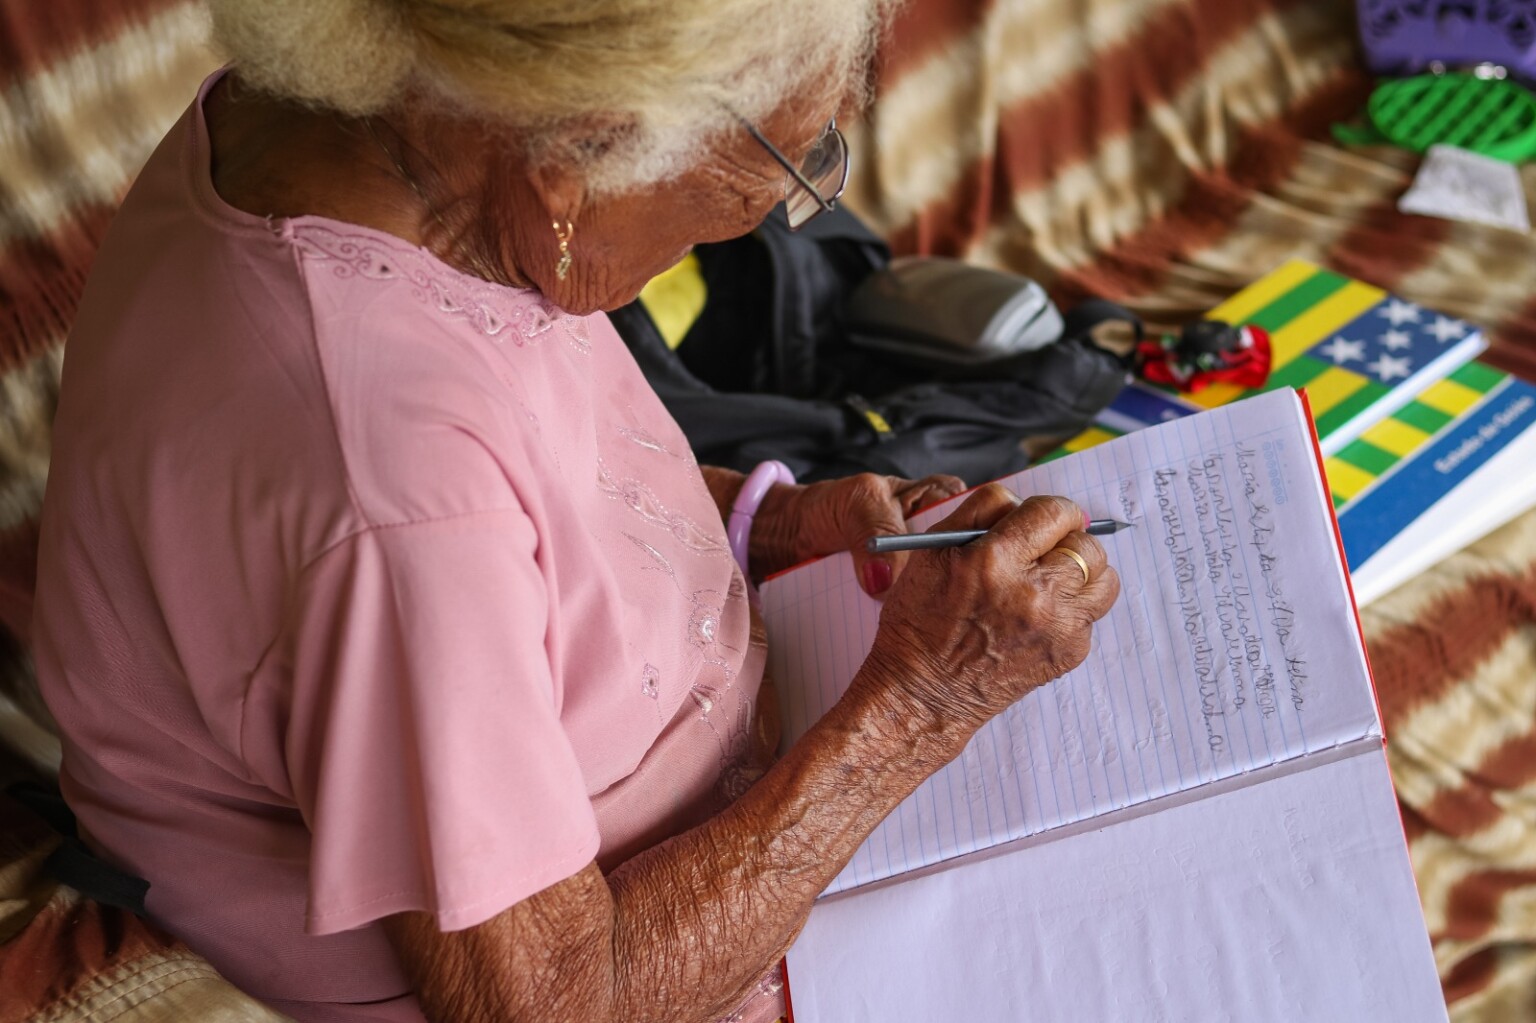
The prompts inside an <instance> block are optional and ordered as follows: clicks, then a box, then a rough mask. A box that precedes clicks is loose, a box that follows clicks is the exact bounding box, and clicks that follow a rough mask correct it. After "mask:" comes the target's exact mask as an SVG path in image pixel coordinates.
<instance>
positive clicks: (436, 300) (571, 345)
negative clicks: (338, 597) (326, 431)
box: [286, 217, 591, 522]
mask: <svg viewBox="0 0 1536 1023" xmlns="http://www.w3.org/2000/svg"><path fill="white" fill-rule="evenodd" d="M287 224H288V227H287V231H286V233H287V236H288V239H289V241H290V243H291V245H292V246H293V251H294V254H295V258H296V262H297V264H298V267H299V270H300V274H301V277H302V279H303V281H304V284H305V288H306V297H307V303H308V306H309V310H310V319H311V324H312V332H313V344H314V347H315V352H316V358H317V361H318V364H319V365H320V367H321V372H322V374H323V376H324V382H325V388H326V399H327V401H328V403H329V404H330V406H331V407H332V410H333V416H334V429H335V433H336V436H337V440H338V444H339V447H340V450H341V452H342V455H343V458H344V460H345V461H346V463H347V469H348V473H349V476H350V478H351V482H352V485H353V489H354V491H355V492H356V493H357V494H358V497H359V500H360V502H361V503H362V505H363V511H364V514H365V516H366V517H367V518H368V519H369V520H370V521H375V522H405V521H418V520H421V519H430V518H439V517H449V516H453V515H457V514H463V513H468V512H478V511H484V510H487V509H490V508H497V507H501V506H504V505H507V504H509V503H515V502H516V499H517V498H516V495H515V494H514V492H513V486H514V484H515V485H516V487H517V489H518V490H519V491H522V490H528V489H533V488H534V487H536V485H537V483H538V481H539V480H540V479H541V478H542V476H541V473H540V468H539V464H538V463H539V459H538V458H537V455H536V452H533V451H531V450H530V443H532V442H531V441H530V437H529V431H530V427H529V421H530V417H529V414H528V411H527V404H528V401H527V396H528V392H530V391H538V390H540V389H543V390H548V389H549V388H550V387H551V386H556V387H558V386H560V382H561V381H562V380H567V379H568V369H569V367H561V368H560V370H559V371H556V369H555V368H554V367H553V366H551V365H550V364H549V363H548V362H545V363H544V364H543V365H538V364H533V365H530V364H529V363H521V364H519V365H518V366H517V367H516V369H514V367H513V365H512V364H511V363H509V361H508V359H507V358H506V350H507V349H511V350H513V351H522V350H525V349H528V348H542V347H544V346H545V345H552V346H556V347H560V348H564V349H566V350H568V351H575V350H578V349H586V348H590V347H591V339H590V337H589V336H588V333H587V329H588V328H587V326H586V322H585V321H584V320H582V319H580V318H575V317H569V316H566V315H565V314H564V313H562V312H560V311H559V310H558V309H555V308H554V307H553V306H551V305H550V304H549V303H548V302H546V301H545V300H544V299H543V298H542V297H541V296H539V295H538V294H537V293H534V292H527V291H518V290H515V289H511V288H507V287H503V286H500V285H496V284H491V283H489V282H485V281H480V280H478V279H476V278H473V277H470V276H468V275H465V274H462V273H459V272H457V271H455V270H453V269H452V268H450V267H448V266H447V265H445V264H443V263H442V262H440V261H439V260H437V259H436V258H435V257H432V256H431V255H430V254H428V253H426V252H424V251H423V250H421V249H418V248H416V247H415V246H413V245H411V244H409V243H408V242H405V241H402V240H400V239H397V238H394V237H392V236H389V235H386V234H384V233H383V232H380V231H376V230H372V229H369V228H363V227H358V226H355V225H348V224H343V223H340V222H337V221H330V220H327V219H326V218H321V217H300V218H294V219H293V220H291V221H288V222H287ZM559 361H561V362H563V360H559Z"/></svg>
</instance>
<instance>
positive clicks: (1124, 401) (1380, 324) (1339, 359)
mask: <svg viewBox="0 0 1536 1023" xmlns="http://www.w3.org/2000/svg"><path fill="white" fill-rule="evenodd" d="M1209 317H1210V318H1211V319H1216V320H1224V321H1226V322H1228V323H1232V324H1237V325H1241V324H1251V325H1253V326H1256V327H1262V328H1264V330H1266V331H1268V332H1269V335H1270V342H1271V346H1272V349H1273V357H1274V364H1273V369H1272V370H1271V372H1270V377H1269V380H1268V381H1267V382H1266V383H1265V384H1264V386H1263V387H1261V388H1257V389H1254V390H1248V389H1245V388H1241V387H1238V386H1236V385H1234V384H1215V385H1212V386H1210V387H1207V388H1206V389H1205V390H1203V391H1200V392H1199V393H1197V394H1180V393H1178V392H1176V391H1173V390H1165V389H1161V388H1156V387H1152V386H1150V385H1145V384H1141V383H1136V384H1133V385H1132V386H1131V387H1129V388H1127V389H1126V392H1125V393H1124V394H1123V395H1122V396H1121V397H1120V398H1119V399H1117V400H1116V401H1115V403H1114V404H1113V405H1111V406H1110V408H1109V409H1107V410H1106V412H1105V414H1104V415H1103V416H1102V417H1101V421H1102V422H1103V423H1105V424H1106V425H1108V426H1110V427H1113V428H1115V429H1119V430H1120V431H1122V432H1125V431H1128V430H1133V429H1137V428H1139V427H1141V426H1144V425H1146V424H1148V423H1154V422H1166V421H1167V420H1169V419H1175V418H1178V417H1179V416H1181V415H1187V414H1189V413H1190V412H1198V411H1201V410H1203V409H1208V408H1215V407H1216V406H1218V405H1225V404H1227V403H1228V402H1230V401H1234V400H1236V399H1237V398H1241V397H1245V396H1246V395H1248V394H1254V393H1259V392H1262V391H1272V390H1275V389H1276V388H1279V387H1296V388H1303V387H1304V388H1306V391H1307V400H1308V401H1309V403H1310V404H1311V406H1312V414H1313V416H1315V417H1316V420H1317V433H1318V437H1319V439H1320V440H1321V442H1322V446H1323V453H1324V454H1325V455H1333V454H1337V453H1338V452H1339V451H1340V450H1341V449H1342V448H1343V447H1344V446H1345V445H1347V444H1348V443H1350V442H1351V441H1353V440H1354V439H1355V438H1357V437H1359V436H1360V435H1361V434H1362V433H1363V432H1365V430H1366V429H1367V428H1369V427H1370V426H1372V425H1373V424H1375V423H1378V422H1380V421H1381V420H1382V419H1384V418H1386V417H1387V416H1389V415H1391V414H1392V413H1393V412H1395V411H1397V410H1398V409H1399V408H1401V407H1402V406H1403V405H1404V404H1406V403H1407V402H1408V401H1409V400H1410V399H1411V398H1412V397H1413V396H1414V395H1416V394H1418V393H1419V392H1421V391H1423V390H1424V389H1425V388H1427V387H1428V386H1429V385H1430V384H1432V383H1434V382H1435V381H1437V380H1441V379H1443V378H1444V377H1445V376H1446V375H1447V374H1449V373H1450V372H1451V371H1452V370H1454V369H1456V368H1457V367H1459V366H1462V365H1464V364H1465V363H1467V362H1468V361H1470V360H1471V359H1473V358H1475V357H1476V356H1477V354H1478V353H1479V352H1481V351H1482V350H1483V348H1484V347H1486V342H1485V341H1484V339H1483V337H1482V335H1481V334H1480V333H1479V332H1478V331H1477V330H1475V329H1474V328H1472V327H1471V326H1469V325H1468V324H1467V323H1465V322H1464V321H1462V320H1458V319H1455V318H1453V317H1450V316H1442V315H1440V314H1439V313H1435V312H1431V311H1430V310H1428V309H1425V308H1423V307H1421V306H1418V305H1415V304H1413V303H1412V302H1407V301H1404V300H1403V299H1401V298H1397V297H1396V296H1393V295H1389V294H1387V293H1386V292H1385V291H1383V290H1381V289H1380V288H1375V287H1372V286H1371V285H1369V284H1363V283H1361V282H1360V281H1355V280H1351V279H1349V278H1348V277H1344V276H1341V275H1339V274H1336V273H1333V272H1331V271H1329V270H1324V269H1322V268H1321V267H1319V266H1316V265H1315V264H1312V263H1307V262H1304V261H1302V260H1293V261H1292V262H1289V263H1286V264H1285V265H1284V266H1282V267H1280V268H1279V269H1278V270H1276V271H1274V272H1273V273H1271V274H1269V275H1267V276H1266V277H1264V278H1262V279H1260V280H1259V281H1257V282H1256V283H1254V284H1252V285H1251V286H1249V287H1247V288H1244V289H1243V290H1242V291H1240V292H1238V293H1237V294H1236V295H1234V296H1233V297H1232V298H1230V299H1228V300H1227V301H1226V302H1224V303H1222V304H1221V305H1219V306H1217V307H1216V308H1215V309H1213V310H1211V312H1210V314H1209Z"/></svg>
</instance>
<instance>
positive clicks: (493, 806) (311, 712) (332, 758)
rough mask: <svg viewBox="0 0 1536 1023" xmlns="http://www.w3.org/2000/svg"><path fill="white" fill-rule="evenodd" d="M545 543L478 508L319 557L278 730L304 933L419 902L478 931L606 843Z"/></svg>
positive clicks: (360, 538)
mask: <svg viewBox="0 0 1536 1023" xmlns="http://www.w3.org/2000/svg"><path fill="white" fill-rule="evenodd" d="M537 539H538V538H537V534H536V532H535V530H534V528H533V526H532V524H531V523H530V521H529V520H528V518H527V516H526V515H525V514H524V513H523V512H521V511H520V510H508V511H491V512H484V513H478V514H468V515H462V516H456V517H453V518H449V519H444V520H439V521H435V522H425V523H414V524H408V525H400V526H392V527H378V528H373V529H369V530H367V531H365V532H362V533H360V534H358V535H356V536H353V537H351V538H349V539H348V540H346V541H345V542H344V543H343V544H341V545H340V546H338V547H337V548H334V549H332V550H330V551H328V552H326V554H324V555H323V556H322V557H321V558H320V559H319V560H318V561H317V562H316V563H314V564H312V565H311V566H310V567H309V568H308V569H307V570H306V575H305V578H304V579H303V583H302V586H301V587H300V591H299V596H298V600H297V602H296V603H297V613H296V616H295V619H294V624H293V626H292V633H291V635H290V637H289V643H288V658H289V659H290V670H291V686H292V689H291V693H289V694H288V700H287V703H288V706H287V708H286V711H287V723H286V726H285V727H284V729H283V732H284V735H283V737H282V740H281V741H282V742H283V744H284V753H283V757H284V761H285V766H286V770H287V773H288V780H289V783H290V785H291V786H292V790H293V796H294V799H295V801H296V802H297V803H298V806H299V809H300V811H301V812H302V813H303V815H304V818H305V821H306V823H307V824H308V826H309V829H310V832H311V834H312V836H313V844H312V848H311V852H310V865H309V893H308V916H307V921H306V929H307V930H308V932H309V933H311V934H330V933H334V932H337V931H343V930H348V929H351V928H355V927H359V926H362V925H365V924H368V923H370V922H372V921H374V920H377V919H380V918H383V917H386V916H389V915H391V914H394V913H398V912H402V911H406V910H420V911H425V912H429V913H431V914H433V915H434V916H435V917H436V919H437V922H438V925H439V926H440V927H441V928H443V929H444V930H458V929H461V928H464V927H470V926H473V925H474V924H477V923H480V922H482V921H484V920H487V919H489V918H491V917H492V916H495V915H496V914H497V913H499V912H501V911H502V910H504V909H506V908H508V907H510V906H512V905H514V904H516V903H517V902H519V901H521V900H522V899H524V898H527V897H528V896H529V895H532V894H534V893H535V892H538V891H540V890H542V889H544V888H546V887H548V886H549V885H551V884H554V883H555V882H557V881H560V880H562V879H564V878H567V877H570V876H571V875H573V874H575V873H576V872H578V871H579V870H581V869H582V868H583V867H584V866H586V865H587V864H588V863H590V862H591V861H592V859H593V858H594V856H595V855H596V853H597V849H598V842H599V839H598V831H597V825H596V820H595V817H594V814H593V810H592V805H591V801H590V799H589V797H588V795H587V792H586V786H585V784H584V781H583V778H582V774H581V770H580V768H579V766H578V763H577V759H576V756H575V753H574V752H573V750H572V749H571V746H570V743H569V740H568V738H567V735H566V733H565V731H564V729H563V728H562V726H561V722H560V713H559V712H560V690H559V687H558V684H557V680H556V679H554V678H552V676H551V670H550V667H549V658H548V655H547V653H546V636H545V633H546V629H547V623H548V621H549V614H548V601H549V598H548V595H547V593H546V588H545V585H544V581H543V577H542V575H541V574H540V572H539V568H538V563H537V550H538V543H537Z"/></svg>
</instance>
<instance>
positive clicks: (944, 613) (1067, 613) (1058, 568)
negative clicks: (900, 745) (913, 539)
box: [857, 484, 1120, 753]
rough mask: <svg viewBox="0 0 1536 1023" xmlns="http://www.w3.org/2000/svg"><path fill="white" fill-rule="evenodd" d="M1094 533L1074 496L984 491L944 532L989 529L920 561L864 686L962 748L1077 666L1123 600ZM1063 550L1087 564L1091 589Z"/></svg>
mask: <svg viewBox="0 0 1536 1023" xmlns="http://www.w3.org/2000/svg"><path fill="white" fill-rule="evenodd" d="M1085 524H1086V517H1085V516H1084V515H1083V512H1082V509H1080V508H1078V506H1077V505H1076V504H1074V503H1073V502H1071V501H1069V500H1067V499H1066V498H1062V497H1031V498H1029V499H1028V500H1026V501H1023V502H1020V501H1019V499H1018V498H1017V497H1015V496H1014V495H1013V494H1012V493H1010V492H1009V491H1008V490H1006V489H1005V488H1003V487H1001V486H999V485H997V484H990V485H988V486H985V487H982V488H981V489H979V490H977V491H976V493H974V494H972V495H971V496H970V497H969V498H967V499H966V501H965V502H964V503H963V504H961V505H960V507H959V508H957V509H955V511H954V512H953V513H952V514H951V515H950V516H949V517H948V518H946V519H944V521H942V522H940V523H939V524H938V525H936V526H935V527H934V529H936V530H949V529H987V530H990V532H989V533H988V534H987V535H986V536H984V537H981V538H980V539H978V540H975V541H973V542H971V543H969V544H966V545H964V546H961V547H950V548H946V549H943V550H935V551H920V552H915V553H914V554H913V555H912V557H911V560H910V561H909V562H908V563H907V567H906V571H905V572H903V573H902V575H901V577H900V578H899V579H898V580H897V581H896V585H895V586H893V587H892V588H891V590H890V593H889V596H888V597H887V598H886V601H885V606H884V609H883V611H882V612H881V616H880V629H879V631H878V632H877V633H876V635H875V642H874V645H873V648H872V649H871V651H870V654H869V658H868V659H867V660H866V661H865V663H864V667H863V669H862V670H861V672H860V679H859V680H858V683H857V684H861V685H872V686H876V687H878V688H879V689H880V690H881V691H882V693H883V695H884V696H885V697H887V698H889V699H892V700H894V701H896V706H895V707H893V708H892V710H893V712H895V713H901V714H914V713H915V714H917V715H919V716H920V717H921V718H922V719H924V720H926V721H928V722H930V723H931V724H932V725H933V726H934V727H935V728H936V729H937V730H938V731H939V732H941V733H942V734H944V735H946V736H948V737H951V738H953V739H954V740H956V741H958V742H959V743H960V744H961V745H963V744H964V743H965V742H966V741H969V739H970V736H971V735H972V734H973V733H974V732H975V731H976V730H977V729H978V728H980V727H981V726H982V725H984V724H985V723H986V722H987V721H988V720H990V719H991V718H992V717H993V716H994V715H996V714H998V713H1000V712H1001V711H1002V710H1003V709H1004V708H1006V707H1007V706H1008V705H1009V704H1011V703H1014V702H1015V701H1017V700H1019V699H1020V698H1022V697H1023V696H1025V695H1026V694H1027V693H1029V692H1030V691H1031V690H1033V689H1035V688H1037V687H1039V686H1041V685H1043V684H1044V683H1046V682H1049V681H1050V680H1052V679H1054V678H1056V677H1058V676H1060V675H1063V674H1065V673H1066V672H1068V671H1071V670H1072V669H1073V668H1075V667H1077V666H1078V665H1079V664H1081V663H1082V661H1083V658H1084V657H1086V656H1087V655H1088V649H1089V641H1090V634H1091V631H1092V628H1093V623H1094V622H1096V621H1098V620H1099V619H1100V618H1102V617H1103V616H1104V615H1105V613H1106V612H1108V610H1109V608H1110V606H1111V605H1112V604H1113V603H1114V602H1115V598H1116V597H1117V596H1118V595H1119V593H1120V579H1119V576H1117V575H1116V574H1115V570H1114V569H1113V568H1110V567H1109V566H1108V565H1107V564H1106V563H1105V556H1104V548H1103V546H1101V545H1100V544H1099V542H1098V540H1096V539H1094V538H1093V537H1091V536H1089V535H1088V534H1087V533H1085V532H1083V527H1084V525H1085ZM1057 547H1065V548H1069V549H1071V550H1073V551H1075V552H1077V554H1079V555H1080V556H1081V557H1082V559H1083V560H1084V561H1085V562H1086V563H1087V565H1088V579H1087V580H1086V581H1084V579H1083V570H1082V568H1081V567H1079V565H1078V563H1077V562H1076V561H1075V560H1074V559H1073V558H1072V557H1070V556H1069V555H1067V554H1063V553H1061V552H1060V551H1054V548H1057ZM1053 551H1054V552H1053ZM956 752H957V753H958V747H957V748H956Z"/></svg>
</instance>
